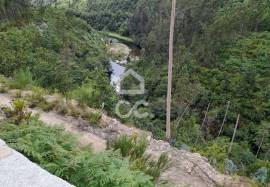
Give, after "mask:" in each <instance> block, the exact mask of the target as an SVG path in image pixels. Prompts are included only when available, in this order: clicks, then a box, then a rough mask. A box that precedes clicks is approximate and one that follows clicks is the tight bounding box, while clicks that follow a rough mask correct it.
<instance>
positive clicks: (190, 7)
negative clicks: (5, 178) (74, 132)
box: [0, 0, 270, 187]
mask: <svg viewBox="0 0 270 187" xmlns="http://www.w3.org/2000/svg"><path fill="white" fill-rule="evenodd" d="M51 2H52V3H51V4H50V5H44V4H42V1H41V4H40V5H38V6H37V5H36V6H33V5H31V3H30V1H28V0H0V73H1V74H2V75H3V77H2V76H1V78H0V83H1V84H3V85H4V84H6V85H7V87H9V89H25V88H29V89H32V90H34V91H35V92H39V91H40V90H42V91H44V92H48V93H59V94H61V95H63V97H64V98H65V99H66V102H67V103H68V100H71V99H76V100H78V101H79V102H80V103H82V104H85V105H87V106H88V107H91V108H95V109H98V110H102V111H104V112H106V113H107V114H109V115H111V116H113V117H117V115H116V113H115V111H114V109H115V105H116V103H117V102H118V101H119V100H121V99H125V100H128V101H129V102H130V103H133V104H135V103H136V102H137V101H138V100H140V99H144V100H146V101H147V102H148V103H149V106H148V107H140V108H139V111H140V112H149V113H151V114H152V115H151V116H150V117H147V118H142V119H140V118H136V117H130V118H127V119H119V120H121V121H122V122H123V123H125V124H130V125H132V126H135V127H137V128H140V129H143V130H147V131H150V132H151V133H153V136H154V137H155V138H156V139H161V140H166V139H165V131H166V129H165V127H166V126H165V124H166V94H167V78H168V74H167V72H168V46H169V32H170V30H169V29H170V27H169V26H170V15H171V1H170V0H106V1H105V0H73V1H65V0H58V1H57V0H56V1H51ZM176 5H177V6H176V20H175V21H176V23H175V33H174V35H175V38H174V53H173V56H174V61H173V81H172V84H173V88H172V111H171V112H172V115H171V120H172V124H171V129H172V137H171V139H170V140H167V141H169V143H170V144H171V145H173V146H175V147H176V148H179V149H184V150H187V151H191V152H196V153H200V154H201V155H202V156H205V157H206V158H208V159H209V162H210V163H211V165H213V166H214V167H215V168H216V169H217V170H218V171H220V172H222V173H226V174H230V175H233V176H234V175H239V176H245V177H247V178H249V179H251V180H253V181H254V182H255V183H256V184H257V185H259V186H267V184H268V185H269V182H270V84H269V83H270V24H269V23H270V1H269V0H192V1H191V0H177V4H176ZM106 33H113V35H116V36H121V37H120V38H124V40H125V39H127V40H128V43H132V42H133V45H135V46H138V47H139V48H140V51H141V52H140V59H139V60H137V61H132V62H128V63H127V65H126V67H127V68H129V69H133V70H135V71H136V72H138V73H139V74H140V75H141V76H142V77H143V78H144V80H145V88H146V93H145V95H143V96H134V97H132V96H120V95H118V94H117V93H116V91H115V90H114V88H113V87H112V86H110V71H111V65H110V54H109V53H108V52H107V47H108V46H107V44H106V42H104V36H105V35H106ZM1 84H0V85H1ZM133 84H134V83H133V82H128V83H127V85H128V86H133ZM37 89H38V91H37ZM6 91H7V90H5V89H4V88H2V87H1V86H0V92H1V93H4V92H6ZM38 94H40V93H38ZM32 99H36V98H32ZM15 104H16V103H15ZM17 104H18V103H17ZM41 104H42V108H45V109H46V110H48V109H49V108H50V107H51V106H48V105H46V104H44V103H40V102H38V105H39V106H40V105H41ZM18 108H20V107H19V106H18ZM22 108H24V107H21V110H23V109H22ZM9 112H10V111H9ZM62 112H63V113H68V111H66V112H65V111H64V109H63V110H62ZM73 113H74V111H73ZM13 114H14V111H13V113H12V112H11V116H12V115H13ZM238 116H240V118H239V124H238V127H237V129H235V125H236V121H237V117H238ZM13 117H14V116H13ZM16 117H17V118H16ZM87 117H88V119H89V118H91V119H89V120H91V122H93V120H94V121H95V122H96V121H98V120H96V118H98V117H97V116H93V115H91V116H89V115H88V116H87ZM99 117H100V116H99ZM93 118H94V119H93ZM14 119H15V120H14ZM22 119H23V120H22ZM97 123H98V122H97ZM27 132H31V136H29V135H27ZM234 133H235V139H234V142H233V144H232V149H231V151H228V150H229V146H230V144H231V140H232V137H233V134H234ZM48 137H50V138H48ZM0 138H1V139H3V140H5V141H6V142H7V143H8V144H9V145H11V146H12V147H13V148H14V149H16V150H18V151H20V152H22V153H23V154H24V155H27V157H28V158H30V159H31V160H32V161H34V162H36V163H38V164H39V165H41V166H42V167H43V168H45V169H47V170H48V171H50V172H51V173H53V174H55V175H57V176H59V177H61V178H63V179H65V180H67V181H68V182H70V183H72V184H74V185H76V186H110V187H111V186H123V187H124V186H127V187H131V186H132V187H133V186H134V187H145V186H154V183H155V181H156V179H157V178H158V176H159V175H160V171H161V170H162V169H163V168H162V167H161V168H158V162H157V163H155V164H152V165H151V166H150V165H147V163H148V162H147V160H145V159H148V158H144V157H143V154H144V152H145V149H146V148H145V147H144V144H145V142H144V141H142V140H141V141H139V140H137V139H136V138H134V139H128V138H127V137H122V138H120V139H119V140H118V142H116V143H115V145H112V147H111V148H109V149H108V150H107V151H105V152H104V153H100V154H94V153H92V152H91V151H86V150H84V149H79V148H78V147H77V146H76V145H77V140H76V138H70V137H69V136H68V135H67V134H65V133H64V132H63V129H54V128H48V127H44V126H43V125H42V122H40V121H38V120H37V119H35V118H34V119H32V118H31V119H30V121H29V119H27V116H19V118H18V116H16V115H15V118H12V117H11V119H10V120H8V121H4V122H1V123H0ZM36 140H37V141H36ZM34 141H36V143H35V144H34V146H31V144H30V143H31V142H34ZM43 141H45V142H46V144H43ZM41 145H42V146H41ZM125 145H129V146H130V147H128V146H127V147H128V148H127V147H126V146H125ZM125 149H129V150H128V151H127V152H128V153H126V154H125ZM139 149H141V150H139ZM56 150H57V151H56ZM55 152H57V154H56V153H55ZM136 153H138V154H136ZM49 154H50V155H52V156H51V157H47V156H46V155H49ZM162 159H164V160H166V159H165V158H160V160H161V161H162ZM142 160H143V161H142ZM160 160H159V161H160ZM164 162H166V161H164ZM139 163H142V164H141V165H139ZM150 163H154V161H153V162H150ZM89 168H91V169H89ZM157 168H158V169H157ZM155 170H156V171H157V173H155V172H154V171H155ZM78 171H79V172H78ZM118 171H119V172H118ZM83 176H89V178H83Z"/></svg>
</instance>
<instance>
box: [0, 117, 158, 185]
mask: <svg viewBox="0 0 270 187" xmlns="http://www.w3.org/2000/svg"><path fill="white" fill-rule="evenodd" d="M0 138H1V139H3V140H5V141H6V142H7V143H8V145H9V146H11V147H12V148H14V149H16V150H17V151H19V152H21V153H22V154H24V155H25V156H27V157H28V158H29V159H30V160H32V161H33V162H35V163H37V164H39V165H40V166H41V167H43V168H44V169H46V170H48V171H49V172H51V173H52V174H54V175H56V176H59V177H61V178H63V179H65V180H67V181H68V182H70V183H71V184H74V185H76V186H78V187H85V186H93V187H107V186H112V187H119V186H122V187H125V186H129V187H130V186H132V187H152V186H154V185H153V183H152V181H151V177H150V176H149V175H146V174H144V173H143V172H142V171H140V170H137V169H130V168H131V167H130V166H131V162H130V161H129V159H128V158H124V157H122V156H121V154H120V153H119V152H117V151H116V152H114V151H106V152H103V153H99V154H93V153H91V151H89V148H88V149H81V148H78V143H77V141H76V139H75V138H74V137H73V136H71V135H70V134H67V133H65V132H64V131H63V129H61V128H52V127H46V126H45V125H44V124H42V123H41V122H39V121H37V120H35V119H33V120H31V122H30V123H29V124H25V123H23V124H21V125H20V126H17V125H14V124H6V123H1V124H0Z"/></svg>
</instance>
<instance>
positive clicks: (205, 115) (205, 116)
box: [195, 103, 211, 145]
mask: <svg viewBox="0 0 270 187" xmlns="http://www.w3.org/2000/svg"><path fill="white" fill-rule="evenodd" d="M210 105H211V103H208V106H207V109H206V112H205V114H204V118H203V122H202V125H201V129H202V130H203V128H204V124H205V122H206V119H207V115H208V111H209V108H210ZM199 137H200V136H199V135H198V136H197V139H196V142H195V145H197V143H198V141H199Z"/></svg>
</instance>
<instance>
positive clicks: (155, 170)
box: [112, 135, 169, 181]
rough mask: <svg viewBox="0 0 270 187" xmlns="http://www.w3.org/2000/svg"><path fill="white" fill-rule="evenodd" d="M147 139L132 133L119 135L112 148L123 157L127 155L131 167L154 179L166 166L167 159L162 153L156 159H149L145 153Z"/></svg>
mask: <svg viewBox="0 0 270 187" xmlns="http://www.w3.org/2000/svg"><path fill="white" fill-rule="evenodd" d="M147 145H148V143H147V141H146V139H145V138H143V137H138V136H137V135H133V136H132V137H128V136H120V137H119V138H118V139H117V140H116V141H115V142H114V144H113V145H112V148H113V149H114V150H119V151H120V153H121V155H122V156H123V157H128V158H129V159H130V160H131V161H132V163H133V166H132V168H133V169H137V170H141V171H144V172H145V173H146V174H147V175H150V176H151V177H152V180H153V181H155V180H157V178H158V177H159V176H160V173H161V171H163V170H164V169H165V168H166V167H167V166H168V162H169V159H168V157H167V155H166V154H162V155H161V156H160V157H159V158H158V160H157V161H155V160H153V159H151V156H149V155H145V151H146V148H147Z"/></svg>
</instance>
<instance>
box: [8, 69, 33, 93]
mask: <svg viewBox="0 0 270 187" xmlns="http://www.w3.org/2000/svg"><path fill="white" fill-rule="evenodd" d="M31 85H34V81H33V75H32V73H31V72H30V70H29V69H25V70H23V69H20V70H19V71H17V72H15V74H14V77H13V81H11V82H10V88H11V89H26V88H28V87H29V86H31Z"/></svg>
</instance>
